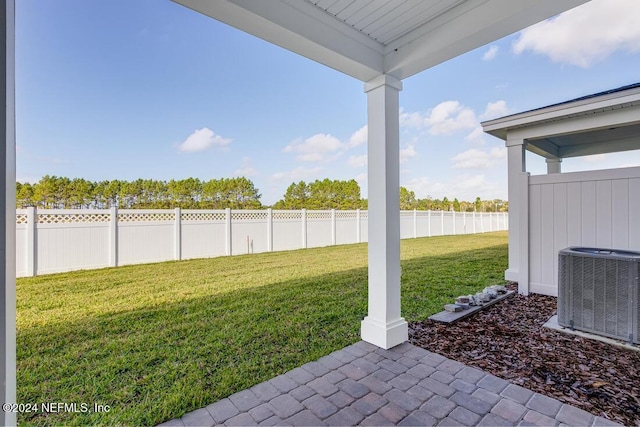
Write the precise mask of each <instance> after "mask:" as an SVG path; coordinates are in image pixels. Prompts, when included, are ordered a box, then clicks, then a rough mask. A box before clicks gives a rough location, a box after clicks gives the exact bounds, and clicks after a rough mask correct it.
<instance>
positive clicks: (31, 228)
mask: <svg viewBox="0 0 640 427" xmlns="http://www.w3.org/2000/svg"><path fill="white" fill-rule="evenodd" d="M36 219H37V216H36V208H34V207H28V208H27V241H26V245H25V246H26V247H27V276H30V277H34V276H35V275H36V274H37V266H36V260H37V259H38V256H37V254H36V232H37V231H36V230H37V228H36V227H37V224H36Z"/></svg>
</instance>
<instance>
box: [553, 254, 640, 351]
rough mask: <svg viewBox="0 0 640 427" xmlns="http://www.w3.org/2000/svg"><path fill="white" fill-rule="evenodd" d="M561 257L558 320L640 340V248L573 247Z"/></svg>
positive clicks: (599, 331)
mask: <svg viewBox="0 0 640 427" xmlns="http://www.w3.org/2000/svg"><path fill="white" fill-rule="evenodd" d="M558 257H559V259H558V270H559V277H558V324H560V325H561V326H564V327H570V328H574V329H577V330H580V331H585V332H590V333H593V334H597V335H603V336H607V337H611V338H616V339H620V340H624V341H632V342H634V343H640V317H639V316H640V301H638V293H639V289H638V288H639V287H640V277H639V273H640V269H639V265H640V252H631V251H620V250H615V249H595V248H576V247H571V248H567V249H563V250H561V251H560V252H559V254H558Z"/></svg>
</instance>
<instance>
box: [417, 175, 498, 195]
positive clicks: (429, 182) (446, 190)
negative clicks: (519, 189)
mask: <svg viewBox="0 0 640 427" xmlns="http://www.w3.org/2000/svg"><path fill="white" fill-rule="evenodd" d="M405 187H406V188H407V189H409V190H411V191H413V192H415V193H416V197H417V198H420V199H422V198H425V197H427V196H430V197H432V198H435V199H442V198H443V197H447V198H449V200H453V199H454V198H457V199H458V200H466V201H472V200H475V198H476V197H480V198H481V199H495V198H502V199H505V198H506V197H507V187H506V184H502V185H498V183H495V182H491V181H489V180H488V179H487V177H486V176H485V175H484V174H479V175H459V176H453V177H451V179H450V180H449V181H447V182H440V181H436V180H433V179H432V178H430V177H426V176H424V177H417V178H413V179H411V180H410V181H409V182H407V183H406V184H405Z"/></svg>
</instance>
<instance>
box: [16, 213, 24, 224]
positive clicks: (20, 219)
mask: <svg viewBox="0 0 640 427" xmlns="http://www.w3.org/2000/svg"><path fill="white" fill-rule="evenodd" d="M26 223H27V214H16V224H26Z"/></svg>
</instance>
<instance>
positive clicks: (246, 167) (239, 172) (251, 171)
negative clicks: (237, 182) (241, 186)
mask: <svg viewBox="0 0 640 427" xmlns="http://www.w3.org/2000/svg"><path fill="white" fill-rule="evenodd" d="M233 173H234V174H235V175H236V176H244V177H252V176H256V175H258V173H259V172H258V171H257V170H256V169H255V168H254V167H252V166H251V159H250V158H249V157H243V158H242V166H240V168H238V169H236V170H235V171H234V172H233Z"/></svg>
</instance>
